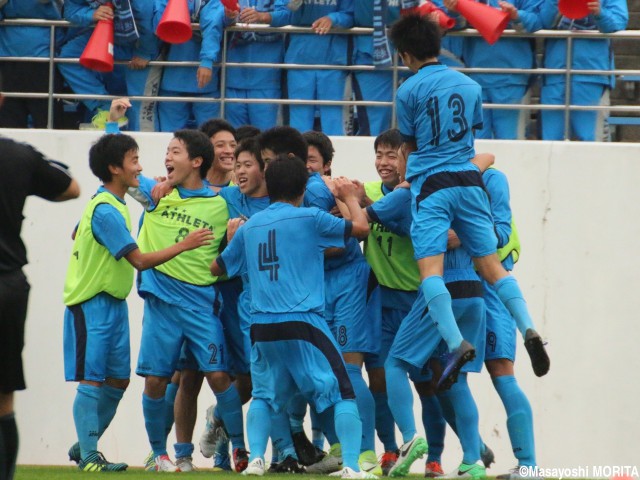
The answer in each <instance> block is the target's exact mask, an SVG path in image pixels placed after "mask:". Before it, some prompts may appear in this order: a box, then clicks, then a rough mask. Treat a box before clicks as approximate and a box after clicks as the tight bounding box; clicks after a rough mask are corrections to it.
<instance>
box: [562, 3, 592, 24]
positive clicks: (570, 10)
mask: <svg viewBox="0 0 640 480" xmlns="http://www.w3.org/2000/svg"><path fill="white" fill-rule="evenodd" d="M558 10H560V13H561V14H562V15H564V16H565V17H567V18H570V19H572V20H577V19H578V18H584V17H586V16H587V15H589V13H591V12H589V7H587V1H586V0H560V1H559V2H558Z"/></svg>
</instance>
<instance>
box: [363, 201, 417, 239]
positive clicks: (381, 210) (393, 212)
mask: <svg viewBox="0 0 640 480" xmlns="http://www.w3.org/2000/svg"><path fill="white" fill-rule="evenodd" d="M399 193H400V192H391V193H390V194H388V195H385V196H384V197H382V198H381V199H380V200H378V201H377V202H375V203H374V204H373V205H370V206H369V207H367V214H369V218H371V219H372V220H374V221H376V222H378V223H380V224H382V225H384V226H385V227H387V228H388V229H389V230H391V231H392V232H393V233H395V234H396V235H402V236H409V234H410V233H411V232H410V230H411V210H410V208H411V207H410V203H407V202H406V197H405V196H404V195H399ZM403 193H404V192H403ZM409 199H410V197H409Z"/></svg>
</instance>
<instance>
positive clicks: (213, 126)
mask: <svg viewBox="0 0 640 480" xmlns="http://www.w3.org/2000/svg"><path fill="white" fill-rule="evenodd" d="M198 130H200V131H201V132H202V133H204V134H205V135H206V136H207V137H208V138H211V137H213V136H214V135H215V134H216V133H218V132H229V133H231V135H233V138H236V129H235V128H233V125H231V124H230V123H229V122H227V121H226V120H223V119H222V118H212V119H210V120H207V121H206V122H204V123H203V124H202V125H200V128H198Z"/></svg>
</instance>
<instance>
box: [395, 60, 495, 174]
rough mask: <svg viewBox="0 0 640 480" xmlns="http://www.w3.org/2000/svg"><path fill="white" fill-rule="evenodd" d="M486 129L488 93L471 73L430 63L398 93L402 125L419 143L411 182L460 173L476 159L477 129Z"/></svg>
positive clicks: (410, 169) (412, 162)
mask: <svg viewBox="0 0 640 480" xmlns="http://www.w3.org/2000/svg"><path fill="white" fill-rule="evenodd" d="M481 126H482V89H481V87H480V85H478V84H477V83H476V82H475V81H473V80H472V79H470V78H469V77H467V76H466V75H464V74H462V73H460V72H457V71H455V70H451V69H449V68H448V67H446V66H444V65H441V64H439V63H433V64H427V65H425V66H424V67H422V68H421V69H420V70H419V71H418V72H417V73H416V74H415V75H413V76H412V77H410V78H408V79H407V80H406V81H405V82H404V83H403V84H402V86H401V87H400V88H399V89H398V127H399V129H400V131H401V133H402V134H403V135H404V136H407V137H413V138H414V139H415V141H416V145H417V147H418V148H417V151H416V152H414V153H412V154H411V155H410V156H409V161H408V164H407V180H412V179H413V178H414V177H415V176H416V175H419V174H421V173H435V172H437V171H442V170H448V169H450V168H454V169H460V168H461V167H462V166H463V165H465V164H467V163H468V162H469V160H471V159H472V158H473V157H474V155H475V150H474V147H473V140H474V139H473V129H474V128H480V127H481Z"/></svg>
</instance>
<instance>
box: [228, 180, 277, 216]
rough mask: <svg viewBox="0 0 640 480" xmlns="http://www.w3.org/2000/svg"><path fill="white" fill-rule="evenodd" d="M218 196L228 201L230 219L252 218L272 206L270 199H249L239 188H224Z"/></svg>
mask: <svg viewBox="0 0 640 480" xmlns="http://www.w3.org/2000/svg"><path fill="white" fill-rule="evenodd" d="M218 195H220V196H221V197H222V198H224V199H225V200H226V201H227V207H228V208H229V218H238V217H246V218H251V217H252V216H253V215H254V214H255V213H258V212H261V211H262V210H264V209H265V208H267V207H268V206H269V204H270V201H269V197H247V196H246V195H245V194H244V193H242V192H241V191H240V187H237V186H233V187H224V188H222V189H221V190H220V191H219V192H218Z"/></svg>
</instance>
